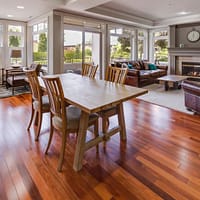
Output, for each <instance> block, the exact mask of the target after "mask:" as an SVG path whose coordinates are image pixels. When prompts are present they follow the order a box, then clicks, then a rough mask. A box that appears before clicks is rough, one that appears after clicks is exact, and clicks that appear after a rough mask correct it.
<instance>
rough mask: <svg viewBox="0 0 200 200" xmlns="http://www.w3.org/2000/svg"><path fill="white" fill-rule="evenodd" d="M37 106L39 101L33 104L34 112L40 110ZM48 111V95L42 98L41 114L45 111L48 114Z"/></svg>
mask: <svg viewBox="0 0 200 200" xmlns="http://www.w3.org/2000/svg"><path fill="white" fill-rule="evenodd" d="M39 105H40V103H39V101H36V100H35V101H34V102H33V108H34V109H35V110H38V109H40V108H39ZM49 110H50V104H49V98H48V95H44V96H42V111H43V112H45V111H46V112H48V111H49Z"/></svg>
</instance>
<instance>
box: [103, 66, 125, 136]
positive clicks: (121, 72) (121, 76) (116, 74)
mask: <svg viewBox="0 0 200 200" xmlns="http://www.w3.org/2000/svg"><path fill="white" fill-rule="evenodd" d="M127 72H128V68H119V67H112V66H108V67H107V69H106V74H105V80H106V81H110V82H114V83H118V84H124V82H125V80H126V75H127ZM117 113H118V112H117V107H116V106H112V107H110V108H108V109H105V110H103V111H101V112H100V113H99V115H100V116H101V118H102V131H103V133H104V134H105V135H106V133H107V131H108V128H109V118H110V117H112V116H114V115H116V114H117Z"/></svg>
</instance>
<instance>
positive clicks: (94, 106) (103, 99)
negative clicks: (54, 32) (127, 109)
mask: <svg viewBox="0 0 200 200" xmlns="http://www.w3.org/2000/svg"><path fill="white" fill-rule="evenodd" d="M51 76H52V77H53V76H59V77H60V80H61V83H62V87H63V92H64V97H65V101H66V102H67V103H68V104H71V105H74V106H77V107H78V108H80V109H81V119H80V125H79V132H78V138H77V144H76V149H75V156H74V163H73V168H74V170H75V171H79V170H80V169H81V168H82V161H83V156H84V152H85V151H86V150H88V149H89V148H91V147H93V146H95V145H96V144H98V143H99V142H101V141H104V138H105V135H104V134H99V137H97V138H95V139H91V140H89V141H87V142H86V132H87V127H88V118H89V114H91V113H96V112H100V111H102V110H104V109H107V108H109V107H112V106H116V107H117V115H118V121H119V124H118V125H117V126H116V127H115V128H112V130H111V131H110V132H107V133H106V134H108V135H107V136H112V135H113V134H115V133H117V132H119V133H120V139H121V140H126V128H125V120H124V111H123V102H124V101H127V100H129V99H132V98H135V97H137V96H140V95H142V94H145V93H147V92H148V91H147V90H146V89H142V88H136V87H132V86H128V85H122V84H118V83H113V82H109V81H104V80H98V79H91V78H88V77H85V76H81V75H78V74H73V73H66V74H57V75H51ZM39 82H40V86H41V87H42V88H45V86H44V83H43V81H42V79H41V78H40V77H39Z"/></svg>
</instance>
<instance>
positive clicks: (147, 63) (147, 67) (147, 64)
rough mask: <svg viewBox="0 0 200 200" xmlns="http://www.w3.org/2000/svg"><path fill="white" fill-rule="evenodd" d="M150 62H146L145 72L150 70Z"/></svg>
mask: <svg viewBox="0 0 200 200" xmlns="http://www.w3.org/2000/svg"><path fill="white" fill-rule="evenodd" d="M149 64H150V63H149V62H144V69H145V70H148V69H149Z"/></svg>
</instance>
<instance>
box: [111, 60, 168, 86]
mask: <svg viewBox="0 0 200 200" xmlns="http://www.w3.org/2000/svg"><path fill="white" fill-rule="evenodd" d="M114 65H115V66H117V67H127V68H128V73H127V76H126V81H125V84H127V85H132V86H135V87H143V86H145V85H149V84H152V83H155V81H156V79H157V78H159V77H161V76H165V75H167V70H168V66H167V65H157V64H153V63H150V62H148V61H146V60H140V61H128V62H116V63H114Z"/></svg>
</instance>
